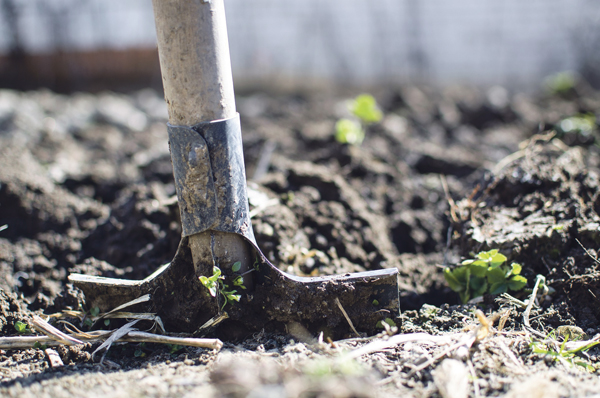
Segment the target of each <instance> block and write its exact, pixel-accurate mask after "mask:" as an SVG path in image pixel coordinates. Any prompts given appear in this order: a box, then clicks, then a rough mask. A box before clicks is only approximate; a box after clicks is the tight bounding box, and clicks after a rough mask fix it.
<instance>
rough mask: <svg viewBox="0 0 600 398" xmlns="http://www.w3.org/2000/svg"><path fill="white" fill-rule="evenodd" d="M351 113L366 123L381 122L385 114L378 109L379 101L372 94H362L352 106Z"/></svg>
mask: <svg viewBox="0 0 600 398" xmlns="http://www.w3.org/2000/svg"><path fill="white" fill-rule="evenodd" d="M350 111H351V112H352V113H353V114H354V115H355V116H356V117H358V118H359V119H361V120H362V121H363V122H365V123H375V122H379V121H380V120H381V119H382V118H383V113H382V112H381V111H380V110H379V108H378V107H377V101H376V100H375V98H373V96H372V95H370V94H361V95H359V96H358V97H356V98H355V99H354V101H353V102H352V103H351V104H350Z"/></svg>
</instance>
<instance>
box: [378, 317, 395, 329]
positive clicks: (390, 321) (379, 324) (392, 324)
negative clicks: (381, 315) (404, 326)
mask: <svg viewBox="0 0 600 398" xmlns="http://www.w3.org/2000/svg"><path fill="white" fill-rule="evenodd" d="M383 322H385V323H387V324H388V325H390V327H395V326H396V322H394V320H393V319H392V318H385V319H384V320H383V321H379V322H377V325H376V327H378V328H380V329H383V328H384V326H383Z"/></svg>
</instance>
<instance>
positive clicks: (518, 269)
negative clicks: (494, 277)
mask: <svg viewBox="0 0 600 398" xmlns="http://www.w3.org/2000/svg"><path fill="white" fill-rule="evenodd" d="M510 268H511V270H512V274H513V275H519V274H520V273H521V270H522V269H523V267H521V264H518V263H512V264H511V265H510Z"/></svg>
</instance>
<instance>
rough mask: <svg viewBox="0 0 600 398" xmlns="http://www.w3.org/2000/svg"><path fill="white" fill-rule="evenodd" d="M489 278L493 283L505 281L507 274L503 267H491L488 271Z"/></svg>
mask: <svg viewBox="0 0 600 398" xmlns="http://www.w3.org/2000/svg"><path fill="white" fill-rule="evenodd" d="M487 280H488V282H489V283H490V284H492V285H493V284H495V283H505V282H506V276H505V275H504V271H503V270H502V269H501V268H491V269H490V270H489V271H488V273H487ZM490 293H491V292H490ZM492 294H493V293H492Z"/></svg>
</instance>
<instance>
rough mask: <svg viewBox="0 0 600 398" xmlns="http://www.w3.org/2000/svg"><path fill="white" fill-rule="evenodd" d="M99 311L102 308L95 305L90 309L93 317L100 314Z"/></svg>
mask: <svg viewBox="0 0 600 398" xmlns="http://www.w3.org/2000/svg"><path fill="white" fill-rule="evenodd" d="M99 313H100V308H98V307H94V308H92V309H91V310H90V315H91V316H93V317H96V316H98V314H99Z"/></svg>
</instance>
